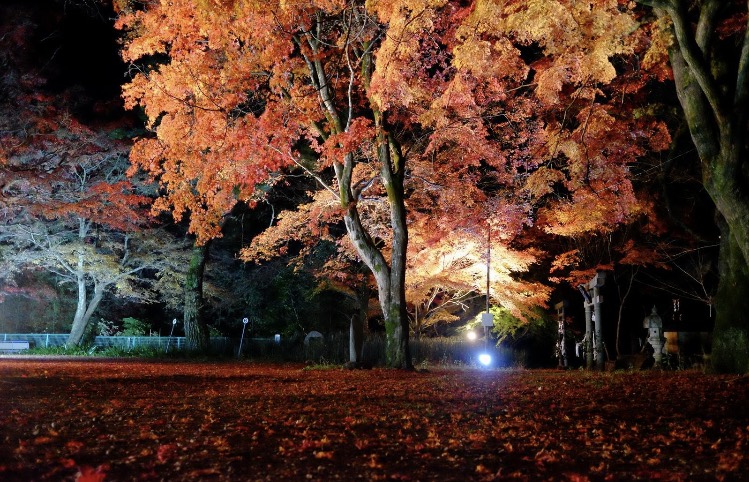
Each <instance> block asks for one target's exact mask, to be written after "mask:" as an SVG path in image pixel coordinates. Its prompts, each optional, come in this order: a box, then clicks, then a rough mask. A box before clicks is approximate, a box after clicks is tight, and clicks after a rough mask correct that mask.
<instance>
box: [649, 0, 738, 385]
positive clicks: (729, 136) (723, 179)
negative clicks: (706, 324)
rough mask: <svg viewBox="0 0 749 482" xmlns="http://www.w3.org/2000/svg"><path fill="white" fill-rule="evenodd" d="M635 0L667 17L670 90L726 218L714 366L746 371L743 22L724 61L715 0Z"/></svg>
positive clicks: (709, 188) (705, 179) (708, 185)
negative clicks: (695, 0)
mask: <svg viewBox="0 0 749 482" xmlns="http://www.w3.org/2000/svg"><path fill="white" fill-rule="evenodd" d="M640 1H641V2H642V3H645V4H648V5H652V6H654V7H657V8H656V12H657V13H658V15H660V16H666V15H667V16H668V17H669V18H670V19H671V21H672V24H673V33H674V37H675V40H676V42H675V45H674V48H672V49H671V52H670V60H671V67H672V70H673V73H674V84H675V86H676V93H677V95H678V98H679V103H680V104H681V106H682V109H683V111H684V117H685V119H686V121H687V125H688V126H689V132H690V134H691V136H692V141H693V142H694V145H695V148H696V150H697V152H698V153H699V157H700V161H701V165H702V182H703V185H704V187H705V190H706V192H707V193H708V195H709V196H710V197H711V198H712V200H713V202H715V206H716V209H717V210H718V212H719V213H720V214H721V216H722V218H723V221H724V223H725V224H723V225H722V226H721V233H722V237H721V247H720V255H719V257H720V260H719V265H720V266H719V274H720V281H719V285H718V292H717V298H716V305H715V308H716V322H715V329H714V331H713V339H714V350H717V351H716V352H715V353H713V363H714V367H715V368H716V369H718V370H721V371H739V372H745V371H747V370H749V366H748V364H747V362H746V357H747V350H749V346H748V345H747V343H748V342H749V339H748V338H747V327H748V326H749V322H747V317H749V311H747V303H746V298H747V296H746V294H747V293H749V290H748V289H747V288H748V287H749V283H748V280H749V276H748V273H749V192H747V187H746V186H747V185H749V179H748V176H749V174H748V173H747V172H746V167H745V160H746V155H747V151H746V148H747V144H746V133H747V127H748V124H747V119H748V115H749V113H748V111H749V105H747V104H748V103H749V29H747V30H746V32H745V35H744V38H743V44H742V45H741V46H740V58H739V61H738V63H734V61H733V59H731V61H730V62H729V61H728V59H726V53H725V52H721V51H716V48H717V47H716V45H715V43H714V41H715V35H716V33H715V32H716V25H717V24H716V22H717V21H718V14H719V13H720V11H721V8H722V7H723V6H724V5H723V3H722V2H721V1H719V0H706V1H704V2H701V3H699V4H698V5H697V8H696V9H694V10H688V9H687V2H670V1H669V2H667V1H662V0H640ZM690 13H694V14H696V15H697V17H690ZM695 20H696V21H695ZM694 25H696V28H695V27H694ZM721 62H722V63H721ZM730 69H735V70H732V71H731V70H730Z"/></svg>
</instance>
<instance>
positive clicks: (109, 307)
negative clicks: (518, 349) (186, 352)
mask: <svg viewBox="0 0 749 482" xmlns="http://www.w3.org/2000/svg"><path fill="white" fill-rule="evenodd" d="M261 3H262V2H261ZM578 3H579V2H574V1H567V0H555V1H553V2H549V1H542V2H536V1H527V2H517V1H506V2H501V1H489V0H480V1H410V2H401V1H395V0H393V1H367V2H358V1H355V2H337V1H324V2H323V1H320V2H317V1H310V2H299V4H297V5H288V4H286V3H285V2H280V3H278V4H276V2H267V4H263V5H254V4H252V3H251V2H247V3H245V2H192V1H187V0H185V1H181V0H174V1H173V2H170V3H169V5H167V4H166V2H158V1H154V2H143V3H140V2H129V1H126V0H121V1H115V2H114V3H113V4H112V3H110V2H105V1H102V2H99V1H95V0H78V1H76V0H65V1H63V0H59V1H56V0H39V1H35V2H27V1H12V0H11V1H6V2H3V4H2V5H0V66H1V67H2V70H1V71H2V74H1V75H2V77H1V79H0V186H2V187H1V188H0V189H1V190H0V194H2V197H0V216H2V218H1V219H0V222H1V224H0V263H1V266H0V277H1V278H2V281H1V284H0V301H2V302H1V303H0V333H27V332H39V333H45V332H46V333H69V334H70V335H69V338H68V344H69V345H77V344H79V343H83V342H85V339H86V336H90V335H91V334H92V333H95V332H98V333H99V334H117V333H126V334H144V335H150V334H161V335H168V334H169V332H170V330H171V328H172V320H173V319H178V320H179V323H178V325H177V331H178V333H179V334H184V335H186V336H187V339H188V341H189V343H190V345H191V346H192V347H193V348H196V349H201V348H205V347H206V346H207V340H208V339H209V337H210V336H217V335H221V336H229V337H234V338H239V337H240V334H241V333H242V330H243V329H245V325H244V324H243V323H242V320H243V318H247V319H248V325H247V327H248V328H249V329H250V331H249V333H250V334H251V336H254V337H269V336H273V335H274V334H281V335H282V337H284V338H294V337H296V338H298V339H301V338H303V337H304V336H305V335H306V334H308V333H309V332H311V331H313V330H316V331H320V332H322V333H325V334H332V333H345V334H346V336H349V335H348V334H349V333H350V336H351V339H352V344H351V346H352V354H351V355H350V359H351V360H352V361H360V359H361V343H362V342H361V340H362V339H363V338H364V337H365V336H369V335H371V334H381V335H382V336H383V337H384V338H385V340H386V344H387V352H388V361H387V363H388V364H389V365H391V366H405V367H408V366H409V365H410V364H411V363H412V358H411V355H412V353H411V352H410V348H409V340H413V339H420V338H430V337H446V336H464V335H465V332H466V331H468V330H469V329H471V328H475V327H477V326H478V316H479V315H480V313H481V312H482V311H484V310H486V309H487V308H488V305H491V310H492V312H493V313H494V314H495V318H494V320H495V326H494V328H493V335H492V343H494V342H497V341H500V342H501V343H504V344H507V345H508V346H524V347H533V349H534V350H536V352H537V354H536V356H535V359H534V362H535V363H539V364H555V363H556V361H555V359H554V351H553V345H554V343H555V341H556V336H557V321H556V312H555V311H554V304H555V303H558V302H560V301H568V302H569V311H568V320H567V326H568V329H569V330H570V332H571V333H575V334H576V336H577V337H578V340H579V338H581V337H582V333H581V332H584V329H585V327H584V317H583V297H582V296H581V294H580V292H579V291H578V288H577V287H578V286H579V285H580V284H585V283H587V282H588V281H589V280H590V279H591V278H592V277H593V276H594V275H595V274H596V273H597V272H605V273H606V284H605V286H604V288H603V296H604V299H605V305H604V307H605V308H604V313H603V324H604V332H603V336H604V339H605V343H606V347H607V350H608V356H609V357H610V358H611V359H614V358H617V357H621V356H623V355H629V354H632V353H636V352H638V351H640V349H641V342H642V340H643V339H644V336H645V333H644V331H643V328H642V326H643V325H642V323H643V319H644V317H645V316H647V315H648V314H650V313H651V310H652V308H653V306H655V307H657V310H658V312H659V313H660V314H661V316H662V318H663V320H664V325H665V326H664V328H665V329H666V330H670V331H699V332H704V331H712V330H713V329H714V328H715V330H716V335H715V338H714V342H713V345H714V347H718V352H717V354H716V357H714V359H713V362H714V363H715V364H716V367H718V368H719V369H722V370H730V371H746V370H749V358H746V357H745V356H744V355H745V354H746V351H747V346H749V342H747V337H746V333H747V331H746V327H747V324H748V322H747V316H746V313H749V311H748V310H745V309H744V308H745V307H744V306H743V304H744V303H747V302H749V301H747V300H745V299H744V298H746V297H745V296H743V295H744V294H745V293H746V291H745V290H744V288H745V287H746V284H747V283H749V276H747V273H749V270H747V263H746V261H745V259H746V255H747V253H748V252H749V250H747V243H749V241H747V239H746V236H745V234H746V233H745V232H746V229H747V227H748V226H749V223H747V222H746V221H747V219H749V218H744V217H742V216H743V214H742V213H743V209H744V207H743V206H744V205H745V204H746V202H745V201H744V196H743V194H742V193H743V189H745V187H744V184H743V183H742V181H741V180H742V179H743V176H745V175H746V174H745V173H744V171H745V170H746V169H745V168H744V167H743V166H744V160H745V159H746V155H745V154H746V138H747V137H746V130H747V124H746V122H747V120H746V116H745V114H744V113H745V112H747V109H746V107H747V103H746V101H747V86H746V85H745V84H746V82H747V80H746V78H747V77H749V76H747V68H749V67H747V64H749V48H748V47H747V39H746V23H747V10H746V4H745V3H742V2H738V1H730V2H715V1H710V0H704V1H695V2H680V1H677V0H663V1H642V2H639V3H635V2H624V1H621V2H618V1H616V0H611V1H608V0H597V1H595V2H586V5H579V4H578ZM742 47H743V50H742ZM690 89H691V90H690ZM695 89H697V90H695ZM732 182H734V183H738V186H739V187H736V185H734V184H732ZM727 192H731V193H738V195H737V198H736V199H732V198H731V197H730V196H729V195H727V194H726V193H727ZM487 292H488V293H489V301H488V302H487ZM716 317H717V318H716ZM87 334H88V335H87ZM729 342H730V343H729ZM353 352H357V353H353ZM742 353H743V354H744V355H742ZM742 357H744V358H742Z"/></svg>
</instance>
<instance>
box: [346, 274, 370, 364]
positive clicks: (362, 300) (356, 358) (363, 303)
mask: <svg viewBox="0 0 749 482" xmlns="http://www.w3.org/2000/svg"><path fill="white" fill-rule="evenodd" d="M369 295H370V290H369V286H368V285H367V281H366V280H365V281H364V283H362V287H361V289H359V290H357V291H356V301H357V304H358V306H359V313H357V314H356V315H354V316H353V317H352V318H351V326H350V327H349V363H351V364H353V365H354V366H357V367H359V366H361V365H362V363H363V362H364V360H363V355H364V331H365V330H366V325H367V320H368V315H369Z"/></svg>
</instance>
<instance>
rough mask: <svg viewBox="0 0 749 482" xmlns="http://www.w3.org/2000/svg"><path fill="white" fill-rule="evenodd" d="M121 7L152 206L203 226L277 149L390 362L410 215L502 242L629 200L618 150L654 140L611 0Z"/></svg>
mask: <svg viewBox="0 0 749 482" xmlns="http://www.w3.org/2000/svg"><path fill="white" fill-rule="evenodd" d="M119 8H122V14H121V16H120V19H119V21H118V25H119V27H120V28H123V29H128V31H129V37H128V38H127V40H126V43H125V48H124V50H123V56H124V58H125V59H126V60H128V61H130V62H133V63H137V64H134V67H133V68H134V69H135V70H136V71H137V73H136V75H135V76H134V77H133V79H132V81H131V83H129V84H128V85H127V86H125V89H124V96H125V99H126V103H127V105H128V106H131V107H134V106H136V105H141V106H143V107H144V110H145V113H146V115H147V116H148V119H149V122H148V125H149V128H151V129H152V130H153V133H154V135H153V137H149V138H145V139H142V140H140V141H139V142H138V143H137V144H136V146H135V148H134V149H133V152H132V155H131V159H132V161H133V162H134V164H135V166H137V167H140V168H142V169H144V170H146V171H148V172H150V173H152V174H153V175H154V176H156V177H158V178H159V180H160V182H161V183H162V185H163V186H164V188H165V190H166V193H167V194H166V196H165V197H163V198H161V199H160V200H159V201H157V203H156V204H155V208H156V209H165V210H171V211H172V212H173V213H174V214H175V216H176V217H177V218H179V217H181V216H182V215H184V214H186V213H189V215H190V226H191V230H192V231H193V232H194V233H196V235H197V236H198V238H199V239H200V240H201V241H206V240H208V239H210V238H212V237H214V236H216V235H218V234H219V230H218V225H219V220H220V218H221V216H222V214H223V213H225V212H228V210H229V209H230V208H231V206H232V205H233V204H234V203H235V202H236V200H246V199H248V198H249V197H251V196H252V195H253V193H254V192H255V190H256V188H257V186H258V185H260V184H262V183H266V182H268V180H269V179H272V178H275V176H276V175H278V173H279V172H281V171H282V170H283V169H288V168H290V167H292V166H294V167H295V168H296V169H302V170H304V171H306V172H308V173H309V174H310V175H313V176H315V177H316V179H318V180H319V181H320V182H321V184H323V185H325V186H326V189H328V192H329V193H330V194H331V195H332V196H333V197H334V199H335V200H336V202H337V204H338V210H339V212H340V213H341V214H342V216H343V220H344V224H345V227H346V230H347V233H348V236H349V239H350V242H351V244H352V245H353V247H354V249H355V250H356V252H357V254H358V256H359V257H360V258H361V259H362V261H363V262H364V263H365V264H366V265H367V266H368V267H369V269H370V270H371V272H372V274H373V276H374V278H375V281H376V284H377V288H378V297H379V302H380V307H381V309H382V312H383V316H384V319H385V325H386V331H387V334H388V350H387V351H388V363H389V364H390V365H392V366H400V367H410V366H411V359H410V355H409V351H408V332H409V326H408V317H407V311H406V266H407V253H408V249H409V247H408V246H409V237H408V229H409V228H408V226H409V223H411V224H419V223H420V224H421V225H422V226H423V227H424V228H425V231H424V232H430V233H431V236H430V237H426V238H425V240H426V242H427V243H432V242H434V240H436V239H439V237H440V236H442V235H443V234H444V233H446V232H449V231H451V230H455V229H465V230H466V231H467V232H470V231H473V233H474V234H473V236H479V234H478V233H480V232H483V231H484V230H485V229H486V226H487V222H488V223H489V224H490V225H491V226H492V229H493V230H496V231H497V232H496V239H497V240H498V241H501V242H502V243H505V244H507V245H509V243H511V242H512V240H513V239H514V238H515V237H516V236H517V235H518V234H519V233H520V232H521V230H522V228H523V226H527V225H529V224H533V223H535V222H538V223H540V224H542V225H544V226H546V227H547V228H548V229H550V230H555V231H557V232H559V233H562V234H564V233H567V234H568V233H572V232H581V231H582V232H584V231H594V230H596V229H599V228H600V227H602V226H604V227H605V226H613V225H616V224H617V223H620V222H624V221H626V220H627V219H628V217H629V216H630V215H631V214H632V213H633V212H634V211H636V210H637V202H636V199H635V198H634V196H633V193H632V189H631V184H630V183H629V181H628V172H627V166H628V165H629V164H630V163H632V162H634V160H636V158H637V157H638V156H639V155H642V153H643V152H645V150H647V149H648V148H659V147H660V146H661V145H662V144H664V141H666V142H665V143H666V145H667V138H668V136H667V134H666V133H665V132H659V133H658V135H655V136H651V134H652V131H653V130H654V129H655V127H656V126H655V123H654V122H653V121H652V120H649V119H648V118H646V117H641V118H639V119H635V118H634V116H632V115H630V114H631V111H630V112H628V111H627V110H626V109H624V110H622V109H621V108H619V107H618V106H619V103H618V102H617V99H618V98H615V97H614V96H613V95H611V94H612V93H616V92H620V93H622V94H623V95H626V93H627V92H629V91H634V90H636V86H634V87H633V86H631V85H629V86H618V87H617V86H614V85H613V84H611V82H612V81H613V80H614V79H615V78H616V73H617V72H616V66H615V65H614V63H613V61H614V59H620V60H621V59H626V58H628V56H631V55H633V54H634V52H635V49H636V48H637V42H636V40H637V39H636V38H635V37H631V36H630V33H631V32H633V31H634V30H635V27H636V23H635V20H634V18H633V17H632V16H631V14H630V12H629V11H628V10H627V9H626V8H624V7H622V6H620V5H619V3H618V2H617V1H615V0H598V1H596V2H593V3H585V4H581V3H579V2H574V1H571V0H558V1H553V2H547V1H531V2H528V1H508V2H499V1H496V2H495V1H487V0H479V1H475V2H469V3H467V4H466V3H461V2H456V1H447V0H431V1H430V0H420V1H412V0H411V1H406V0H383V1H368V2H361V1H351V2H346V1H342V0H320V1H309V2H296V3H294V2H292V3H289V2H261V3H259V2H249V1H247V2H245V1H230V2H215V3H209V2H203V3H198V4H197V5H196V4H195V3H194V2H191V1H187V0H172V1H169V2H166V1H163V2H151V3H148V4H147V5H146V6H145V9H143V10H129V6H128V4H127V2H119ZM135 65H137V68H136V66H135ZM622 65H625V66H626V62H623V63H622ZM610 84H611V85H612V88H611V89H607V87H606V86H608V85H610ZM627 89H629V90H627ZM648 140H650V141H651V142H650V146H648V142H647V141H648ZM612 186H615V187H614V188H612ZM366 198H369V199H366ZM407 208H408V209H407ZM426 219H431V220H432V221H433V224H431V225H430V224H429V223H428V222H427V221H426Z"/></svg>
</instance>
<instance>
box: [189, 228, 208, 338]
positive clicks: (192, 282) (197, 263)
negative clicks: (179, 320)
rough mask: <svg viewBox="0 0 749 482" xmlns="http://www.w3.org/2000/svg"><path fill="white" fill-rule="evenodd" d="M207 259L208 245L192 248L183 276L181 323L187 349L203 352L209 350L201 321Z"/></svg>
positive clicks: (205, 328)
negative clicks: (185, 272) (183, 303)
mask: <svg viewBox="0 0 749 482" xmlns="http://www.w3.org/2000/svg"><path fill="white" fill-rule="evenodd" d="M207 259H208V243H206V244H204V245H202V246H197V245H196V246H194V247H193V250H192V257H191V258H190V266H189V267H188V269H187V274H186V275H185V305H184V308H183V322H184V327H185V341H186V344H187V348H188V349H190V350H196V351H201V352H205V351H208V348H209V346H210V345H209V335H208V326H207V325H206V323H205V320H204V319H203V316H202V314H203V274H204V272H205V264H206V260H207Z"/></svg>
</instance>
